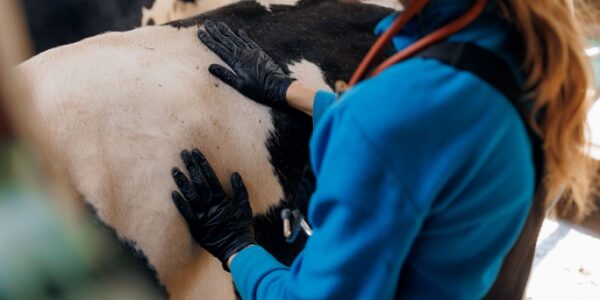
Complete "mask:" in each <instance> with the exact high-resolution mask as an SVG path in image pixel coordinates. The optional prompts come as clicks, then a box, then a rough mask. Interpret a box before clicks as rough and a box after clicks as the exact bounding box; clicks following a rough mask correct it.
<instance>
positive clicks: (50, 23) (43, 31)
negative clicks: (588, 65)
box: [0, 0, 600, 300]
mask: <svg viewBox="0 0 600 300" xmlns="http://www.w3.org/2000/svg"><path fill="white" fill-rule="evenodd" d="M180 1H181V0H180ZM153 2H154V1H153V0H52V1H48V0H20V1H13V0H1V1H0V20H2V22H3V23H0V299H7V300H8V299H154V298H164V297H165V294H164V291H162V290H161V289H160V287H157V285H156V284H155V283H156V282H155V278H154V274H151V273H150V274H149V273H148V272H147V271H148V270H145V269H144V268H143V267H140V264H138V263H137V261H136V260H137V258H136V256H135V253H134V252H135V250H132V249H133V247H128V246H127V245H126V243H125V244H124V243H119V242H117V240H116V237H115V234H114V232H111V230H110V228H105V227H103V226H99V224H96V223H95V222H94V221H93V220H92V218H90V217H89V214H86V213H84V214H82V213H80V212H81V211H86V210H85V208H82V207H79V204H78V203H79V201H77V200H78V199H77V195H69V194H68V192H66V191H67V190H69V189H68V188H61V186H63V185H68V183H67V182H64V181H62V180H61V177H60V175H59V174H52V173H50V172H49V171H48V168H47V167H46V165H45V164H46V163H47V161H45V159H44V154H43V153H39V151H32V149H33V150H35V149H39V147H37V146H36V142H35V140H34V139H28V138H27V137H28V136H29V135H28V129H27V124H25V123H23V122H19V121H20V120H21V119H20V118H19V101H18V99H19V98H20V97H22V95H21V94H19V91H17V90H15V89H14V84H12V83H11V82H10V80H11V78H10V76H9V75H8V74H9V73H8V70H9V68H10V66H14V65H15V64H17V63H18V62H21V61H23V60H24V59H26V58H28V57H30V56H31V55H34V54H36V53H40V52H43V51H45V50H47V49H51V48H53V47H57V46H61V45H65V44H69V43H73V42H77V41H79V40H81V39H84V38H87V37H90V36H94V35H97V34H100V33H103V32H106V31H114V30H118V31H121V30H129V29H133V28H135V27H138V26H140V25H141V23H142V22H141V21H142V8H144V7H145V8H149V7H151V6H152V4H153ZM183 2H194V1H189V0H187V1H186V0H183ZM598 6H600V1H598ZM21 12H24V13H25V16H26V18H25V19H20V18H19V16H20V15H21ZM590 22H592V21H591V19H590ZM586 52H587V54H588V55H589V56H590V58H591V59H592V60H593V63H594V66H595V67H596V70H595V72H596V76H597V79H598V86H599V87H600V27H598V26H597V25H593V24H591V23H590V46H589V48H588V49H586ZM7 108H10V109H7ZM590 128H591V129H592V130H591V132H590V138H591V139H592V140H593V141H594V142H595V143H596V145H599V146H596V147H595V148H594V149H593V151H592V155H594V156H595V157H596V158H597V159H600V104H599V103H598V102H597V103H596V105H595V106H594V108H593V110H592V111H591V112H590ZM130 246H131V245H130ZM141 265H143V262H142V264H141ZM527 297H528V299H600V213H596V214H594V215H592V216H590V217H589V218H587V219H586V220H585V221H584V222H582V223H579V224H573V223H572V222H569V221H568V220H556V219H547V221H546V222H545V223H544V226H543V228H542V233H541V235H540V238H539V240H538V247H537V252H536V257H535V261H534V268H533V273H532V278H531V281H530V285H529V289H528V293H527Z"/></svg>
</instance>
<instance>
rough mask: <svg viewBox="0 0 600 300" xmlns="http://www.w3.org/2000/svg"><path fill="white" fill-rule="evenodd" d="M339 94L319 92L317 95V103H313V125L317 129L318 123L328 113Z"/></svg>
mask: <svg viewBox="0 0 600 300" xmlns="http://www.w3.org/2000/svg"><path fill="white" fill-rule="evenodd" d="M336 98H337V94H336V93H333V92H329V91H324V90H319V91H317V94H316V95H315V99H314V100H315V101H314V103H313V125H314V126H315V127H316V125H317V123H318V122H319V120H320V119H321V116H323V114H324V113H325V111H327V108H329V107H330V106H331V105H333V103H335V99H336Z"/></svg>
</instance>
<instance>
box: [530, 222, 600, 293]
mask: <svg viewBox="0 0 600 300" xmlns="http://www.w3.org/2000/svg"><path fill="white" fill-rule="evenodd" d="M599 237H600V235H598V233H594V232H592V231H590V230H588V229H583V228H582V227H578V226H573V225H571V224H568V223H565V222H562V221H560V222H556V221H553V220H546V221H545V222H544V226H543V227H542V231H541V234H540V238H539V240H538V244H537V251H536V255H535V259H534V263H533V273H532V276H531V279H530V282H529V288H528V291H527V299H532V300H552V299H561V300H562V299H569V300H571V299H573V300H587V299H590V300H592V299H593V300H598V299H600V238H599Z"/></svg>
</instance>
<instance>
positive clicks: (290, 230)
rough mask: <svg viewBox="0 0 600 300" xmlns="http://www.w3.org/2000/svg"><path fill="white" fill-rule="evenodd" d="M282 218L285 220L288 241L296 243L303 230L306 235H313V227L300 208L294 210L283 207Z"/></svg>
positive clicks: (284, 227) (284, 229) (285, 235)
mask: <svg viewBox="0 0 600 300" xmlns="http://www.w3.org/2000/svg"><path fill="white" fill-rule="evenodd" d="M281 219H282V220H283V236H284V237H285V240H286V242H288V243H294V242H295V241H296V240H297V239H298V236H299V235H300V232H301V231H302V232H304V234H306V236H312V234H313V231H312V228H311V227H310V225H308V222H306V219H305V218H304V215H302V213H301V212H300V210H298V209H295V210H293V211H292V210H290V209H288V208H286V209H283V210H282V211H281Z"/></svg>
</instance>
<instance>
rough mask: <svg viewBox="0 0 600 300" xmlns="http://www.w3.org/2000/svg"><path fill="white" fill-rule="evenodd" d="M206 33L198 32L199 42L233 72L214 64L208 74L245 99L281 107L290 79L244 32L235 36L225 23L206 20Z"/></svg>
mask: <svg viewBox="0 0 600 300" xmlns="http://www.w3.org/2000/svg"><path fill="white" fill-rule="evenodd" d="M204 28H205V29H206V31H202V30H200V31H198V37H199V38H200V40H201V41H202V42H203V43H204V44H205V45H206V46H207V47H208V48H209V49H211V50H212V51H213V52H214V53H215V54H217V55H218V56H219V57H220V58H221V59H222V60H223V61H224V62H225V63H226V64H227V65H229V66H230V67H231V69H233V71H234V72H235V73H234V72H231V71H229V70H228V69H226V68H225V67H223V66H220V65H216V64H213V65H211V66H210V67H209V69H208V70H209V72H210V73H211V74H213V75H214V76H216V77H218V78H220V79H221V80H223V81H224V82H225V83H227V84H228V85H230V86H232V87H233V88H234V89H236V90H238V91H239V92H240V93H242V94H243V95H245V96H246V97H248V98H250V99H252V100H254V101H257V102H259V103H262V104H265V105H269V106H283V105H285V103H286V93H287V89H288V87H289V86H290V84H291V83H292V82H293V81H294V79H293V78H290V77H289V76H287V75H286V74H285V73H284V72H283V70H282V69H281V67H280V66H279V65H278V64H277V63H275V61H273V59H272V58H271V57H270V56H269V55H268V54H267V53H265V52H264V51H263V50H262V49H261V48H260V47H259V46H258V45H257V44H256V42H254V41H253V40H252V39H250V38H249V37H248V35H246V32H244V31H243V30H239V31H238V34H237V35H236V34H235V33H233V32H232V31H231V29H229V27H228V26H227V25H226V24H225V23H219V24H218V25H215V23H213V22H211V21H209V20H206V21H205V22H204Z"/></svg>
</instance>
